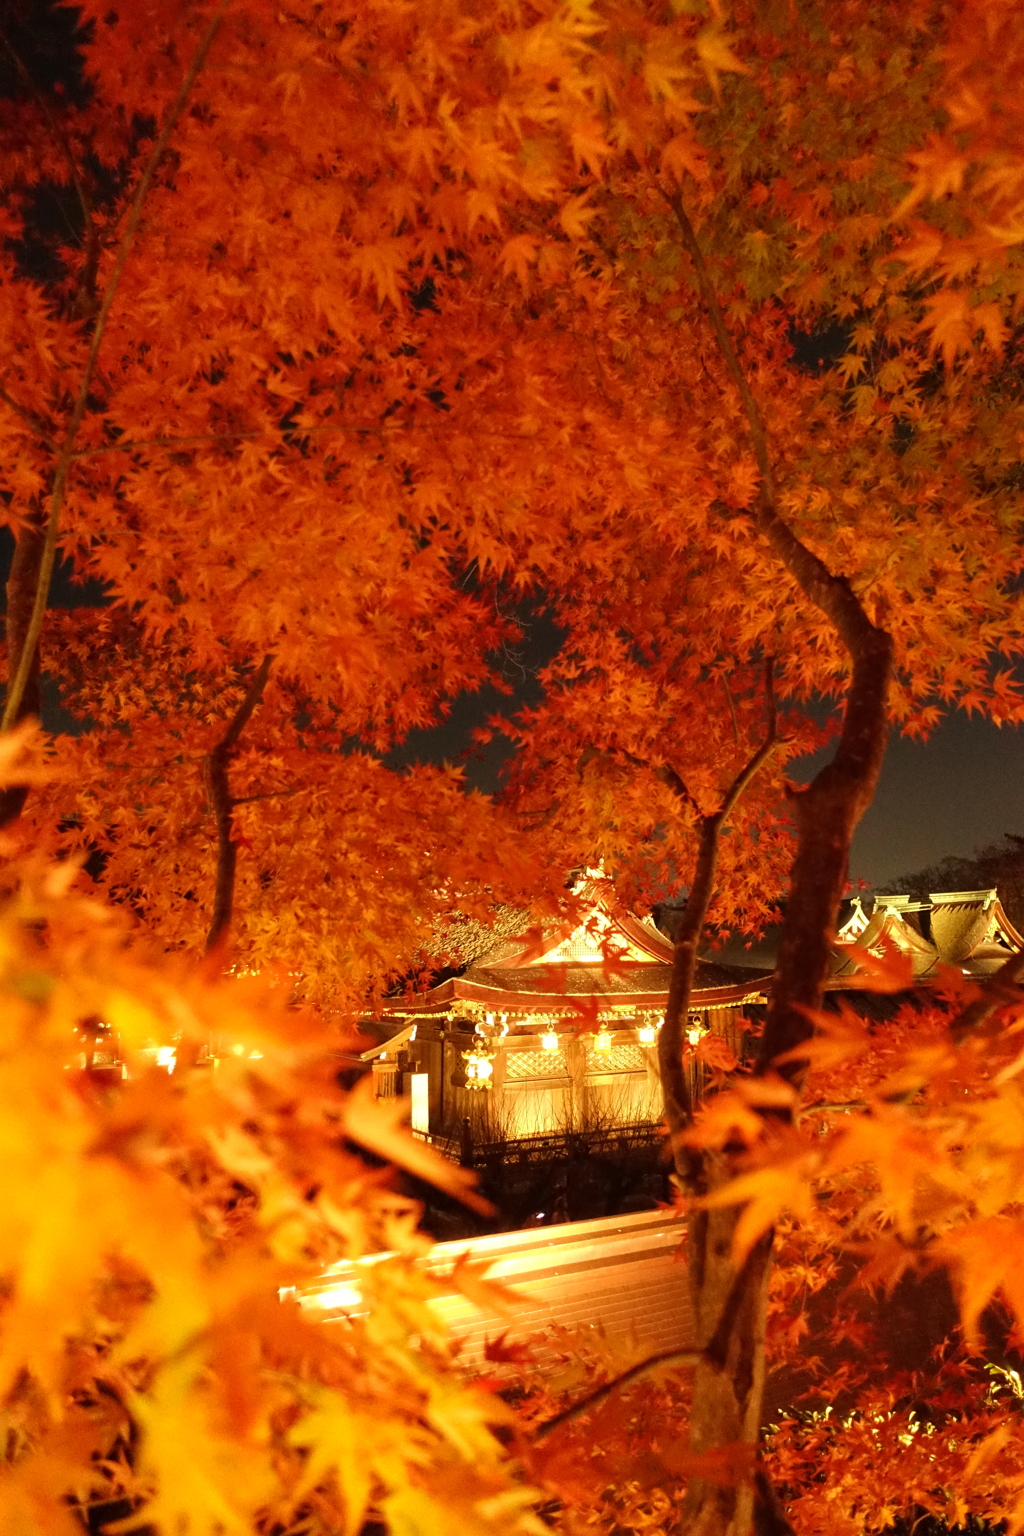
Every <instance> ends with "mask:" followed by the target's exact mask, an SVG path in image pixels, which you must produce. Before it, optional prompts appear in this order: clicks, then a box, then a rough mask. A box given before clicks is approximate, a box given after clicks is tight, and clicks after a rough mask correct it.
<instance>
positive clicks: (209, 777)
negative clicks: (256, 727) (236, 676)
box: [203, 656, 274, 954]
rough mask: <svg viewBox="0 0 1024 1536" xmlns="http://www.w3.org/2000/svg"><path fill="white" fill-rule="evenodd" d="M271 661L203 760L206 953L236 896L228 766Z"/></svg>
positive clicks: (225, 926) (217, 939) (269, 658)
mask: <svg viewBox="0 0 1024 1536" xmlns="http://www.w3.org/2000/svg"><path fill="white" fill-rule="evenodd" d="M273 661H274V658H273V656H264V658H263V660H262V661H261V662H260V664H259V667H258V668H257V670H256V671H255V672H254V673H253V677H252V681H251V682H250V684H249V688H248V691H247V692H246V695H245V698H244V699H243V700H242V702H241V704H239V706H238V709H237V710H236V711H235V716H234V719H233V720H232V721H231V724H230V725H229V726H228V728H227V730H226V731H225V732H224V735H223V736H222V737H221V739H220V741H219V742H218V743H217V745H216V746H215V747H214V748H213V750H212V751H211V752H210V753H209V754H208V756H207V757H206V759H205V760H204V764H203V768H204V778H205V781H206V790H207V794H208V796H209V800H210V806H211V809H212V811H213V815H214V820H215V821H216V824H217V880H216V886H215V888H214V896H213V913H212V916H211V918H210V931H209V933H208V934H207V936H206V952H207V954H209V952H210V950H212V949H213V948H214V947H215V946H216V945H217V944H219V943H220V941H221V939H222V938H223V937H224V935H225V933H226V932H227V929H228V925H229V924H230V922H231V912H232V907H233V905H234V898H235V870H236V868H237V864H238V845H237V843H236V842H235V835H234V821H233V817H232V812H233V810H234V808H235V806H236V805H238V804H240V803H241V802H240V801H236V800H233V799H232V798H231V786H230V784H229V782H228V766H229V764H230V762H231V757H232V754H233V753H234V750H235V747H236V746H237V745H238V739H239V737H240V736H241V734H242V732H243V731H244V730H245V727H246V725H247V724H248V722H249V720H250V719H251V717H252V712H253V710H254V709H255V708H256V706H257V704H258V703H259V702H260V699H261V698H262V697H263V690H264V688H265V687H266V686H267V678H268V677H269V676H270V668H271V666H272V665H273Z"/></svg>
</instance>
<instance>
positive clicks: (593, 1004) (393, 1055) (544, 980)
mask: <svg viewBox="0 0 1024 1536" xmlns="http://www.w3.org/2000/svg"><path fill="white" fill-rule="evenodd" d="M857 946H859V947H861V948H862V949H866V950H868V951H870V952H872V953H873V954H875V955H878V956H883V955H886V954H892V953H894V952H895V953H898V954H901V955H904V956H908V957H909V959H910V971H911V974H912V976H913V978H914V982H915V985H916V986H919V987H927V986H928V985H929V984H930V983H931V982H933V981H936V980H938V979H940V968H941V967H942V966H943V965H955V966H957V967H958V968H959V969H960V970H961V971H962V973H964V974H966V975H974V976H979V977H980V976H984V975H987V974H989V973H990V972H991V971H993V970H995V969H996V968H997V967H998V966H999V965H1000V964H1001V963H1002V961H1003V960H1004V959H1006V958H1007V957H1008V956H1009V955H1010V954H1012V953H1013V952H1015V951H1016V950H1018V949H1020V948H1021V947H1024V939H1022V937H1021V935H1020V934H1019V933H1017V931H1016V929H1015V928H1014V927H1013V925H1012V924H1011V923H1010V921H1009V919H1008V918H1007V916H1006V913H1005V912H1004V911H1003V908H1002V904H1001V903H1000V901H999V898H998V895H997V893H996V892H995V891H954V892H945V893H940V894H938V895H934V896H932V897H931V898H930V900H929V901H927V902H921V901H915V900H913V899H911V898H910V897H907V896H879V897H877V898H875V901H874V909H873V911H872V912H871V914H870V915H869V914H868V913H867V912H866V911H865V910H864V907H863V906H862V904H861V902H860V901H859V900H855V901H854V902H852V903H849V904H848V905H847V908H846V911H845V914H844V921H843V924H842V926H841V928H840V930H839V934H838V939H837V944H836V949H835V959H834V964H833V975H832V979H831V981H830V983H829V989H830V991H833V992H842V991H854V990H856V989H857V987H858V984H859V977H858V974H857V961H856V955H855V953H854V950H855V947H857ZM759 952H760V954H761V957H762V960H761V964H760V966H759V965H758V964H757V959H756V957H757V956H758V954H759ZM733 958H738V959H743V958H746V959H747V960H748V963H747V964H742V963H733V964H724V963H719V962H718V961H715V960H709V959H706V958H705V959H702V960H701V961H700V962H699V964H698V967H697V976H696V979H695V987H694V991H693V994H692V996H691V1009H690V1026H689V1029H688V1032H687V1033H688V1036H689V1045H690V1046H691V1047H692V1046H693V1045H695V1044H696V1042H697V1041H698V1040H699V1039H700V1037H701V1035H703V1034H704V1033H706V1032H707V1031H713V1032H714V1033H717V1034H721V1035H723V1036H725V1038H726V1040H727V1041H728V1043H729V1044H730V1046H731V1047H732V1049H733V1051H734V1052H735V1054H736V1055H737V1057H741V1056H742V1055H743V1052H744V1046H745V1038H746V1032H747V1028H748V1026H749V1024H750V1023H751V1022H753V1021H754V1020H755V1019H759V1018H760V1017H762V1016H763V1010H764V1005H765V1003H766V1002H767V994H768V990H769V989H770V987H771V955H770V944H769V945H768V946H766V945H764V944H762V945H760V946H758V947H756V948H755V949H754V950H753V951H751V952H747V953H744V952H743V951H742V950H740V951H738V952H737V956H735V957H733ZM765 959H767V963H765ZM671 965H672V944H671V941H670V940H669V939H668V938H666V937H665V935H664V934H663V933H662V932H661V931H660V930H659V929H658V928H657V927H656V926H655V924H654V922H653V921H652V920H650V919H648V918H643V919H640V918H633V917H626V918H620V917H617V916H613V915H612V914H611V913H610V912H609V911H608V910H607V908H606V907H605V906H604V905H603V903H602V901H601V899H600V896H599V894H598V891H597V889H596V887H595V888H594V889H593V906H592V909H591V911H590V913H589V915H588V916H587V918H586V919H585V920H584V921H583V922H582V923H581V924H579V926H577V927H576V928H572V927H570V926H568V925H566V926H564V927H562V928H560V929H554V930H552V931H551V932H549V933H547V934H545V935H544V936H543V937H542V938H541V939H539V940H538V939H537V937H536V935H535V934H534V935H531V936H529V937H523V938H519V939H513V940H499V941H496V942H495V945H494V947H493V948H492V949H491V950H489V951H488V952H486V953H485V954H483V955H482V956H481V957H480V958H478V959H477V960H475V961H473V962H472V963H471V964H470V965H468V966H467V968H466V969H465V970H464V971H463V973H462V974H461V975H458V976H452V977H449V978H448V979H447V980H445V981H442V982H440V983H438V985H436V986H435V987H433V988H432V989H431V990H430V991H429V992H427V993H425V994H424V996H423V997H422V999H418V1000H417V1001H416V1003H415V1004H410V1003H408V1002H403V1003H396V1004H395V1005H394V1006H393V1007H392V1008H390V1009H388V1010H387V1011H386V1013H385V1018H384V1020H383V1027H384V1029H385V1030H387V1031H388V1032H389V1033H388V1035H387V1038H385V1039H383V1040H382V1041H381V1043H380V1044H379V1045H376V1046H374V1047H373V1048H372V1049H371V1050H369V1051H366V1052H365V1053H364V1055H363V1060H364V1061H365V1062H368V1063H370V1064H371V1065H372V1070H373V1074H374V1079H375V1082H376V1087H377V1093H378V1095H379V1096H380V1097H391V1096H392V1095H394V1094H399V1093H405V1094H407V1095H409V1096H410V1097H411V1101H412V1122H413V1129H414V1130H417V1131H420V1132H421V1133H424V1134H429V1135H431V1136H433V1137H436V1138H439V1139H441V1140H445V1141H449V1142H451V1143H453V1144H454V1143H457V1142H458V1141H459V1138H460V1135H463V1136H464V1135H466V1134H467V1132H469V1133H471V1134H472V1135H473V1136H474V1137H475V1138H476V1139H477V1140H478V1141H481V1140H482V1141H488V1142H502V1143H504V1142H508V1141H520V1140H524V1139H527V1138H532V1137H538V1136H552V1135H559V1134H562V1135H567V1134H582V1135H587V1134H599V1133H610V1132H614V1130H615V1129H616V1128H617V1127H618V1128H625V1127H627V1126H631V1127H639V1126H644V1125H647V1126H654V1125H656V1124H657V1123H658V1122H659V1121H660V1119H661V1100H660V1090H659V1085H658V1076H657V1031H658V1028H659V1027H660V1025H661V1021H662V1019H663V1018H664V1012H665V1003H666V1000H667V996H668V984H669V976H670V972H671ZM688 1070H690V1071H691V1072H692V1073H694V1074H696V1076H697V1079H698V1080H697V1082H696V1083H695V1087H697V1088H698V1090H699V1078H700V1074H701V1072H702V1069H701V1068H700V1066H699V1065H698V1063H697V1061H696V1058H695V1056H692V1057H691V1059H690V1061H689V1067H688ZM467 1122H468V1126H467Z"/></svg>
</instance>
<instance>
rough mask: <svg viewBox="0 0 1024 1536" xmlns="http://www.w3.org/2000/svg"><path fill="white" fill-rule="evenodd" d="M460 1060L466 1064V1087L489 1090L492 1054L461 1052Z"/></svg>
mask: <svg viewBox="0 0 1024 1536" xmlns="http://www.w3.org/2000/svg"><path fill="white" fill-rule="evenodd" d="M462 1059H463V1061H464V1062H465V1063H466V1087H467V1088H490V1087H491V1078H492V1077H493V1076H494V1052H493V1051H481V1050H475V1051H463V1053H462Z"/></svg>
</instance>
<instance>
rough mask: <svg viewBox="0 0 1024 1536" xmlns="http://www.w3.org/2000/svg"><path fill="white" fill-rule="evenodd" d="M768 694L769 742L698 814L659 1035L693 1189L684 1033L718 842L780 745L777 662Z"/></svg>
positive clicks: (681, 1168)
mask: <svg viewBox="0 0 1024 1536" xmlns="http://www.w3.org/2000/svg"><path fill="white" fill-rule="evenodd" d="M765 692H766V696H767V717H768V718H767V723H766V730H765V738H764V741H763V742H762V743H761V745H760V746H759V747H758V749H757V751H756V752H754V753H753V755H752V756H751V757H750V758H749V759H748V760H747V762H746V763H744V765H743V767H742V768H741V769H740V770H739V772H738V773H737V774H736V776H735V778H734V779H733V780H732V783H731V784H730V785H729V787H728V788H727V789H726V791H725V793H724V794H723V796H722V799H721V801H720V803H719V806H718V809H717V811H715V812H713V813H712V814H711V815H709V816H704V815H699V816H698V820H697V826H698V831H699V839H700V840H699V843H698V848H697V868H696V870H695V871H694V877H693V884H692V885H691V887H690V894H689V895H688V896H687V898H686V907H685V909H684V911H683V916H682V920H681V922H680V925H679V929H678V931H677V933H676V936H675V939H674V941H673V955H672V976H671V979H670V981H669V989H668V999H667V1002H666V1007H665V1021H664V1023H663V1025H662V1027H661V1031H660V1033H659V1035H658V1071H659V1075H660V1078H661V1091H662V1097H663V1099H664V1103H665V1119H666V1121H667V1122H668V1128H669V1134H670V1136H671V1140H672V1151H673V1160H674V1163H675V1168H676V1173H677V1174H678V1175H679V1177H680V1179H682V1180H683V1182H684V1183H685V1184H686V1185H687V1186H689V1185H690V1184H691V1183H692V1181H693V1176H694V1172H695V1163H694V1158H693V1155H692V1153H691V1152H690V1151H689V1150H688V1149H687V1148H686V1147H685V1146H684V1145H683V1141H682V1135H683V1132H684V1130H685V1129H686V1126H687V1125H688V1124H689V1122H690V1121H691V1120H692V1118H693V1111H694V1108H695V1106H694V1104H693V1103H692V1102H691V1094H690V1085H689V1082H688V1079H687V1074H686V1070H685V1068H684V1066H683V1029H684V1026H685V1023H686V1019H687V1015H688V1013H689V1007H690V995H691V993H692V991H693V978H694V975H695V973H696V969H697V948H698V945H699V943H700V937H701V934H702V932H703V929H704V921H705V919H706V917H707V914H708V908H709V906H710V905H711V898H712V896H713V895H714V888H715V874H716V871H717V869H718V840H719V837H720V835H721V831H722V827H723V826H724V825H725V822H726V820H727V819H728V817H729V816H730V815H731V814H732V812H733V810H735V808H736V804H737V802H738V801H739V800H740V798H741V797H742V795H743V794H744V792H745V791H746V789H747V788H748V787H749V785H750V783H751V781H752V780H753V779H754V777H755V776H756V774H757V773H758V771H759V770H760V769H761V768H762V767H763V765H764V764H765V763H766V762H767V760H768V758H769V757H770V756H771V754H772V753H773V752H774V750H775V748H776V747H777V746H778V745H779V738H778V720H777V715H776V709H775V689H774V660H773V658H771V657H769V658H768V660H767V661H766V662H765Z"/></svg>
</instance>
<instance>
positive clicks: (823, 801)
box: [660, 188, 893, 1081]
mask: <svg viewBox="0 0 1024 1536" xmlns="http://www.w3.org/2000/svg"><path fill="white" fill-rule="evenodd" d="M660 190H661V195H662V197H663V198H664V200H665V202H666V203H667V204H668V206H669V208H670V209H671V210H672V212H673V213H674V215H675V218H676V222H677V224H678V226H679V230H680V233H681V235H682V241H683V245H684V246H685V248H686V250H687V252H688V254H689V256H690V260H691V262H692V264H693V270H694V273H695V275H696V278H697V284H698V287H699V289H700V293H701V297H702V299H703V302H704V306H705V309H706V311H707V316H708V319H709V321H710V323H711V327H712V329H713V331H714V333H715V337H716V339H717V341H718V347H719V351H720V353H721V357H722V360H723V362H724V364H725V367H726V370H727V372H728V374H729V376H730V378H731V379H732V381H733V383H734V385H735V386H736V389H737V392H738V393H739V397H740V401H741V403H742V406H743V411H744V415H745V417H746V422H747V429H748V431H749V433H750V439H751V443H752V445H753V449H754V457H755V459H756V461H757V466H758V471H759V474H760V486H759V489H758V500H757V510H756V513H755V518H756V524H757V527H758V530H759V532H760V533H761V534H762V536H763V537H764V539H765V540H766V542H767V543H768V544H769V545H770V546H771V548H772V549H773V550H774V552H775V554H776V556H777V557H778V559H779V560H780V561H781V562H782V564H783V565H784V567H785V568H786V570H787V571H788V572H789V574H790V576H791V577H792V578H793V580H794V581H795V582H796V584H797V586H798V587H799V589H800V590H801V592H802V593H803V595H804V597H805V598H807V600H808V602H810V603H811V604H813V606H814V607H816V608H817V609H818V610H819V612H821V613H822V614H823V615H824V617H825V618H826V619H827V620H828V622H829V623H830V624H831V626H832V627H833V629H834V630H835V632H836V635H837V636H838V638H839V639H840V641H841V642H842V644H843V646H844V647H845V649H846V651H847V653H848V655H849V657H850V662H851V677H850V684H849V688H848V690H847V697H846V711H845V715H844V718H843V728H842V731H841V733H840V738H839V744H838V747H837V749H836V752H835V755H834V757H833V758H832V760H831V762H829V763H826V764H825V766H824V767H823V768H822V769H820V770H819V772H818V773H817V774H816V775H815V777H814V779H813V780H812V782H811V783H810V784H809V785H808V787H807V788H806V789H804V790H801V791H800V792H798V793H795V794H794V795H793V800H792V804H793V809H794V812H795V814H796V819H797V824H798V828H799V841H798V844H797V852H796V857H795V859H794V861H793V871H792V879H791V885H790V898H789V901H788V903H787V907H786V918H785V922H784V924H783V930H782V936H781V938H780V942H779V955H778V965H777V968H776V982H775V986H774V987H773V989H772V1000H771V1005H770V1007H769V1012H768V1019H767V1022H766V1025H765V1030H764V1034H763V1035H762V1037H761V1046H760V1050H759V1052H758V1058H757V1063H756V1070H757V1071H758V1072H764V1071H767V1070H768V1069H769V1067H770V1066H771V1063H772V1061H773V1059H774V1058H775V1057H776V1056H781V1055H783V1054H784V1053H785V1054H787V1055H788V1056H789V1059H788V1060H787V1062H786V1065H785V1067H784V1068H783V1069H782V1070H783V1073H784V1075H785V1076H786V1077H788V1078H789V1079H790V1080H791V1081H798V1080H799V1079H801V1078H802V1076H803V1075H804V1073H805V1070H806V1063H805V1062H803V1061H801V1060H800V1059H799V1057H798V1056H797V1055H796V1054H793V1055H789V1053H791V1052H793V1051H794V1048H795V1047H797V1046H799V1045H801V1044H802V1043H803V1042H804V1041H805V1040H806V1039H807V1038H808V1037H809V1036H810V1035H811V1034H812V1033H813V1025H812V1024H811V1011H812V1010H813V1009H815V1008H817V1007H818V1006H819V1005H820V1000H821V990H822V987H823V985H824V980H825V976H826V975H827V973H828V966H829V959H830V931H831V930H832V929H833V927H834V925H835V921H836V915H837V913H838V910H839V902H840V899H841V897H842V892H843V887H844V885H845V883H846V875H847V869H848V864H849V849H850V839H851V838H852V836H853V830H854V828H855V827H856V825H857V822H858V821H859V820H860V817H861V816H862V815H863V813H864V811H865V810H866V809H867V806H868V805H869V804H870V802H871V797H872V795H873V794H874V790H875V785H876V784H877V782H878V775H879V772H880V771H881V766H882V758H883V757H884V755H885V745H886V737H887V730H888V711H887V700H888V692H889V686H890V680H891V677H892V664H893V642H892V637H891V635H889V634H888V633H887V632H886V631H885V630H884V629H880V628H879V627H877V626H876V625H875V624H873V623H872V622H871V620H870V619H869V618H868V615H867V611H866V609H865V608H864V605H863V603H862V602H861V600H860V598H859V597H858V596H857V594H856V593H855V592H854V590H853V588H852V586H851V585H850V582H849V581H848V580H847V579H846V577H845V576H834V575H833V574H832V572H831V571H830V570H829V568H828V566H827V565H826V564H825V562H824V561H823V560H821V559H819V557H818V556H817V555H816V554H814V552H813V551H812V550H810V549H808V548H807V546H806V545H805V544H804V543H802V542H801V540H800V539H798V538H797V536H796V535H795V534H794V532H793V530H792V529H791V528H790V526H789V524H788V523H787V522H786V521H785V519H784V518H783V517H782V516H781V515H780V514H779V511H778V506H777V501H776V493H775V485H774V479H773V476H772V466H771V461H770V457H769V453H768V440H767V436H766V433H765V426H764V421H763V419H762V416H761V412H760V409H759V407H758V404H757V401H756V400H755V399H754V395H753V392H752V390H751V388H750V385H749V383H748V382H747V378H746V375H745V373H744V371H743V368H742V367H741V365H740V361H739V357H738V356H737V353H736V348H735V346H734V344H733V340H732V337H731V336H730V334H729V331H728V328H727V326H726V324H725V320H724V318H723V315H722V310H721V307H720V305H719V303H718V295H717V294H716V292H715V286H714V283H713V282H712V280H711V274H710V272H709V271H708V266H707V262H706V261H705V259H704V254H703V252H702V250H701V248H700V242H699V241H698V239H697V236H696V234H695V232H694V229H693V225H692V224H691V223H690V220H689V217H688V215H687V212H686V209H685V207H684V206H683V200H682V197H681V196H680V194H679V192H678V191H673V192H668V191H666V190H665V189H664V188H661V189H660ZM662 1033H663V1034H664V1031H662Z"/></svg>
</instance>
